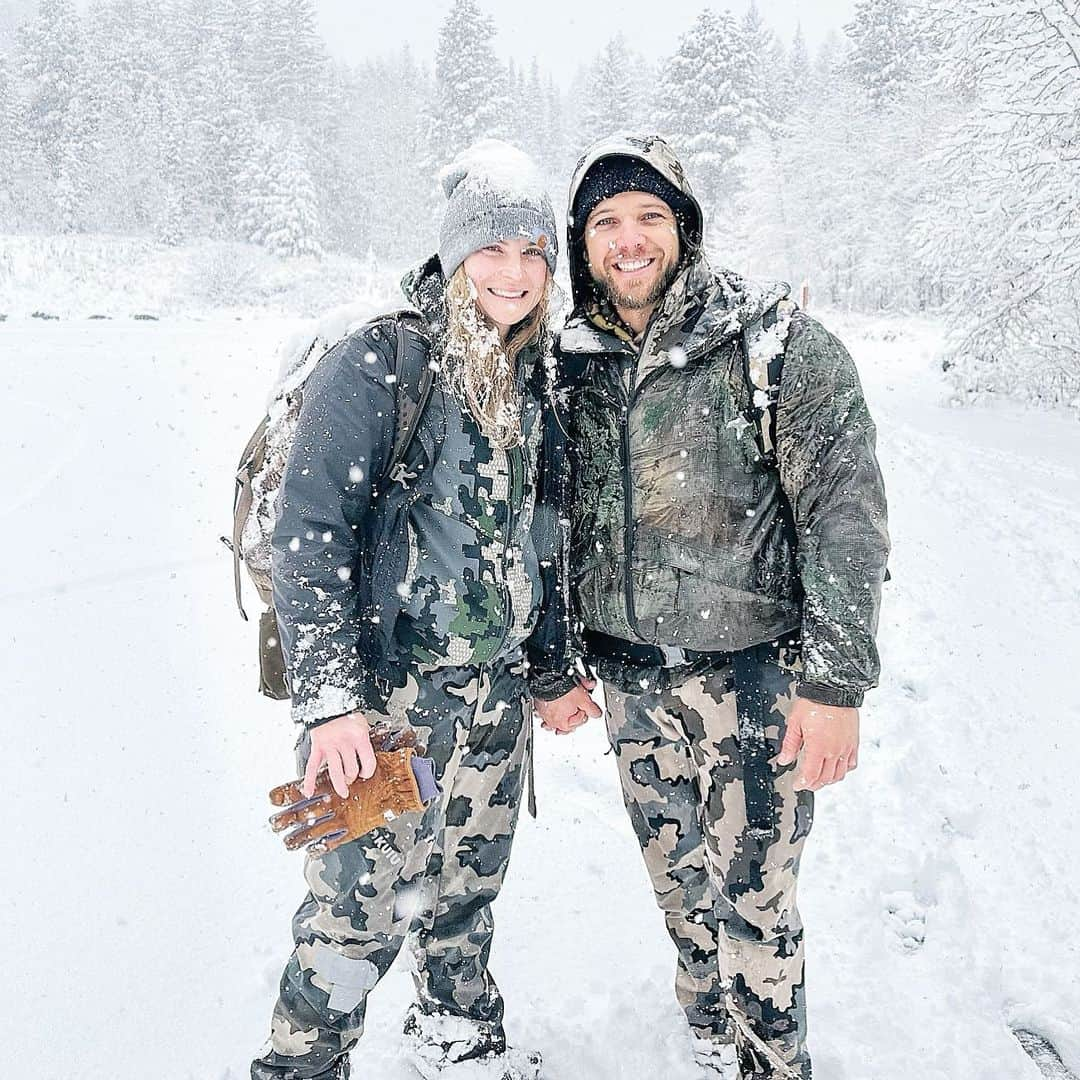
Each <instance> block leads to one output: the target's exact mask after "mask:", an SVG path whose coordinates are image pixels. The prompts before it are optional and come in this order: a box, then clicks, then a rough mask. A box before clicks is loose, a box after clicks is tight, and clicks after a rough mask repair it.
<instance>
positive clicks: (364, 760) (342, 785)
mask: <svg viewBox="0 0 1080 1080" xmlns="http://www.w3.org/2000/svg"><path fill="white" fill-rule="evenodd" d="M324 764H325V765H326V770H327V772H328V773H329V775H330V783H331V784H332V785H333V788H334V791H336V792H337V793H338V795H340V796H341V798H343V799H344V798H345V797H346V796H347V795H348V794H349V785H350V784H351V783H352V782H353V781H354V780H355V779H356V778H357V777H361V778H363V779H364V780H367V779H369V778H370V777H371V776H372V775H374V773H375V751H374V750H373V749H372V746H371V736H370V734H369V733H368V722H367V719H366V718H365V716H364V714H363V713H361V712H352V713H346V714H345V715H344V716H338V717H336V718H335V719H333V720H327V721H326V723H325V724H319V725H318V727H314V728H312V729H311V756H310V757H309V758H308V763H307V769H306V770H305V771H304V784H303V788H302V789H301V790H302V791H303V792H304V794H305V795H306V796H307V797H308V798H309V799H310V798H311V796H312V795H314V794H315V777H316V776H317V775H318V772H319V769H321V768H322V766H323V765H324Z"/></svg>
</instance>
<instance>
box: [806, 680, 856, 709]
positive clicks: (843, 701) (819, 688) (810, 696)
mask: <svg viewBox="0 0 1080 1080" xmlns="http://www.w3.org/2000/svg"><path fill="white" fill-rule="evenodd" d="M795 693H796V695H797V696H798V697H801V698H806V699H807V701H816V702H817V703H818V704H819V705H834V706H838V707H839V708H845V709H857V708H859V706H860V705H862V703H863V698H864V697H865V696H866V691H865V690H843V689H841V688H840V687H838V686H826V685H825V684H824V683H813V682H801V683H799V685H798V686H797V687H796V689H795Z"/></svg>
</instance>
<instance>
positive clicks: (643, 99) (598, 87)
mask: <svg viewBox="0 0 1080 1080" xmlns="http://www.w3.org/2000/svg"><path fill="white" fill-rule="evenodd" d="M650 74H651V72H650V70H649V65H648V64H647V63H646V62H645V58H644V57H643V56H641V55H640V54H639V53H637V52H635V51H634V50H632V49H631V48H630V46H629V45H628V44H627V41H626V38H625V37H624V36H623V35H622V34H621V33H620V34H616V35H615V37H613V38H612V39H611V40H610V41H608V43H607V44H606V45H605V46H604V47H603V49H601V50H600V53H599V55H598V56H597V57H596V59H595V60H593V62H592V63H591V64H590V65H589V66H588V68H587V69H586V71H585V72H584V73H583V75H582V78H581V79H580V80H579V81H578V82H577V85H576V87H575V90H576V91H577V93H576V96H577V98H578V101H577V110H576V111H577V116H578V120H577V125H576V126H577V131H578V137H577V139H576V143H577V145H578V146H580V147H584V146H586V145H588V144H589V143H591V142H593V141H594V140H596V139H599V138H600V137H601V136H603V135H610V134H611V133H612V132H615V131H643V130H647V129H649V128H650V127H651V126H652V111H651V109H650V107H649V104H648V101H647V94H646V88H647V87H648V86H649V85H650V83H651V80H650Z"/></svg>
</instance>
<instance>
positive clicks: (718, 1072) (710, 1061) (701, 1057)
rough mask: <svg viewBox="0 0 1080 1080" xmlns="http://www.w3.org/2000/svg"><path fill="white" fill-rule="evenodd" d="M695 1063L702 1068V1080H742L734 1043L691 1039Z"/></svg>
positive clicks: (693, 1037)
mask: <svg viewBox="0 0 1080 1080" xmlns="http://www.w3.org/2000/svg"><path fill="white" fill-rule="evenodd" d="M690 1041H691V1044H692V1045H693V1049H694V1061H695V1063H696V1064H697V1065H698V1066H699V1067H700V1068H701V1076H702V1080H740V1078H741V1076H742V1073H741V1072H739V1059H738V1056H737V1055H736V1053H735V1046H734V1044H733V1043H723V1042H717V1041H716V1040H715V1039H702V1038H699V1037H698V1036H696V1035H695V1036H692V1037H691V1040H690Z"/></svg>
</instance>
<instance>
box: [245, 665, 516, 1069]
mask: <svg viewBox="0 0 1080 1080" xmlns="http://www.w3.org/2000/svg"><path fill="white" fill-rule="evenodd" d="M526 694H527V689H526V685H525V680H524V676H523V665H522V664H521V662H520V661H518V662H516V663H513V664H511V665H509V666H508V665H507V664H505V663H495V664H492V665H491V666H490V667H487V666H485V667H483V668H479V669H477V668H460V667H442V668H431V667H424V668H421V669H419V670H418V671H416V672H412V673H410V674H409V675H408V676H407V678H406V685H405V686H404V687H402V688H401V689H398V690H395V691H394V693H393V696H392V697H391V700H390V702H389V706H388V709H387V715H386V716H374V715H373V716H371V717H369V719H371V720H372V721H373V722H381V723H385V724H388V725H390V726H391V727H392V728H393V727H400V726H402V725H404V724H409V725H411V726H412V727H413V728H415V729H416V732H417V735H418V737H419V741H420V743H421V745H425V746H426V747H427V752H428V755H429V756H430V757H432V758H434V759H435V774H436V778H437V779H438V781H439V783H440V784H441V786H442V791H443V793H442V796H441V797H440V799H439V800H437V801H436V803H435V804H433V805H432V806H431V807H429V808H428V810H427V811H426V812H425V813H424V814H422V815H421V814H403V815H402V816H400V817H399V818H397V819H396V820H394V821H393V822H390V823H388V824H387V826H386V827H385V828H380V829H377V830H375V831H374V832H372V833H370V834H368V835H367V836H364V837H360V838H358V839H357V840H354V841H352V842H350V843H348V844H345V845H343V846H342V847H340V848H338V849H337V850H336V851H332V852H329V853H328V854H326V855H324V856H321V857H314V856H308V858H307V861H306V863H305V868H304V874H305V877H306V879H307V883H308V887H309V888H310V890H311V891H310V892H309V893H308V896H307V898H306V899H305V900H304V902H303V904H301V906H300V908H299V910H298V911H297V913H296V915H295V917H294V919H293V936H294V939H295V941H296V948H295V951H294V952H293V954H292V957H291V958H290V960H289V962H288V964H287V965H286V967H285V972H284V974H283V975H282V978H281V990H280V996H279V998H278V1002H277V1005H276V1007H275V1009H274V1015H273V1021H272V1026H271V1037H270V1041H269V1043H268V1044H267V1046H266V1047H265V1048H264V1050H263V1053H262V1055H261V1056H260V1057H259V1058H258V1059H256V1061H254V1062H253V1063H252V1068H251V1075H252V1077H253V1080H306V1078H311V1077H318V1076H321V1074H323V1073H329V1071H330V1070H331V1069H332V1067H333V1066H334V1064H335V1062H336V1061H337V1060H338V1059H339V1058H341V1057H342V1056H343V1055H345V1054H347V1053H348V1052H349V1050H350V1049H351V1048H352V1046H354V1045H355V1043H356V1041H357V1040H358V1039H359V1037H360V1035H361V1034H362V1033H363V1030H364V1014H365V1009H366V1002H367V995H368V993H369V991H370V990H371V989H372V988H373V987H374V986H375V984H376V983H377V982H378V981H379V979H381V978H382V976H383V975H385V974H386V972H387V970H389V968H390V965H391V964H392V963H393V961H394V958H395V957H396V956H397V954H398V952H399V951H400V949H401V947H402V945H403V944H404V943H405V941H406V937H408V939H409V944H410V946H411V948H412V951H413V953H414V956H415V959H416V964H415V976H414V977H415V981H416V990H417V997H418V1000H419V1002H420V1005H421V1007H422V1008H423V1009H424V1011H426V1012H441V1013H449V1014H451V1015H454V1016H461V1017H465V1018H468V1019H469V1020H471V1021H474V1022H475V1023H477V1024H478V1025H480V1026H481V1027H487V1028H489V1029H491V1030H498V1031H501V1028H502V1016H503V1001H502V997H501V995H500V994H499V990H498V987H497V986H496V985H495V982H494V980H493V979H492V977H491V975H490V973H489V972H488V967H487V963H488V954H489V952H490V949H491V937H492V929H493V923H492V916H491V911H490V904H491V901H492V900H494V899H495V897H496V896H497V895H498V893H499V889H500V887H501V886H502V881H503V876H504V875H505V873H506V867H507V861H508V859H509V856H510V845H511V841H512V840H513V836H514V826H515V823H516V820H517V814H518V807H519V804H520V801H521V793H522V782H523V778H524V775H525V767H526V755H527V752H528V747H529V740H530V737H531V709H525V708H524V707H523V704H524V699H525V695H526ZM307 752H308V746H307V738H306V736H305V737H304V739H303V740H302V743H301V745H300V746H299V747H298V757H299V760H300V765H301V768H303V765H304V764H305V762H306V758H307Z"/></svg>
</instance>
